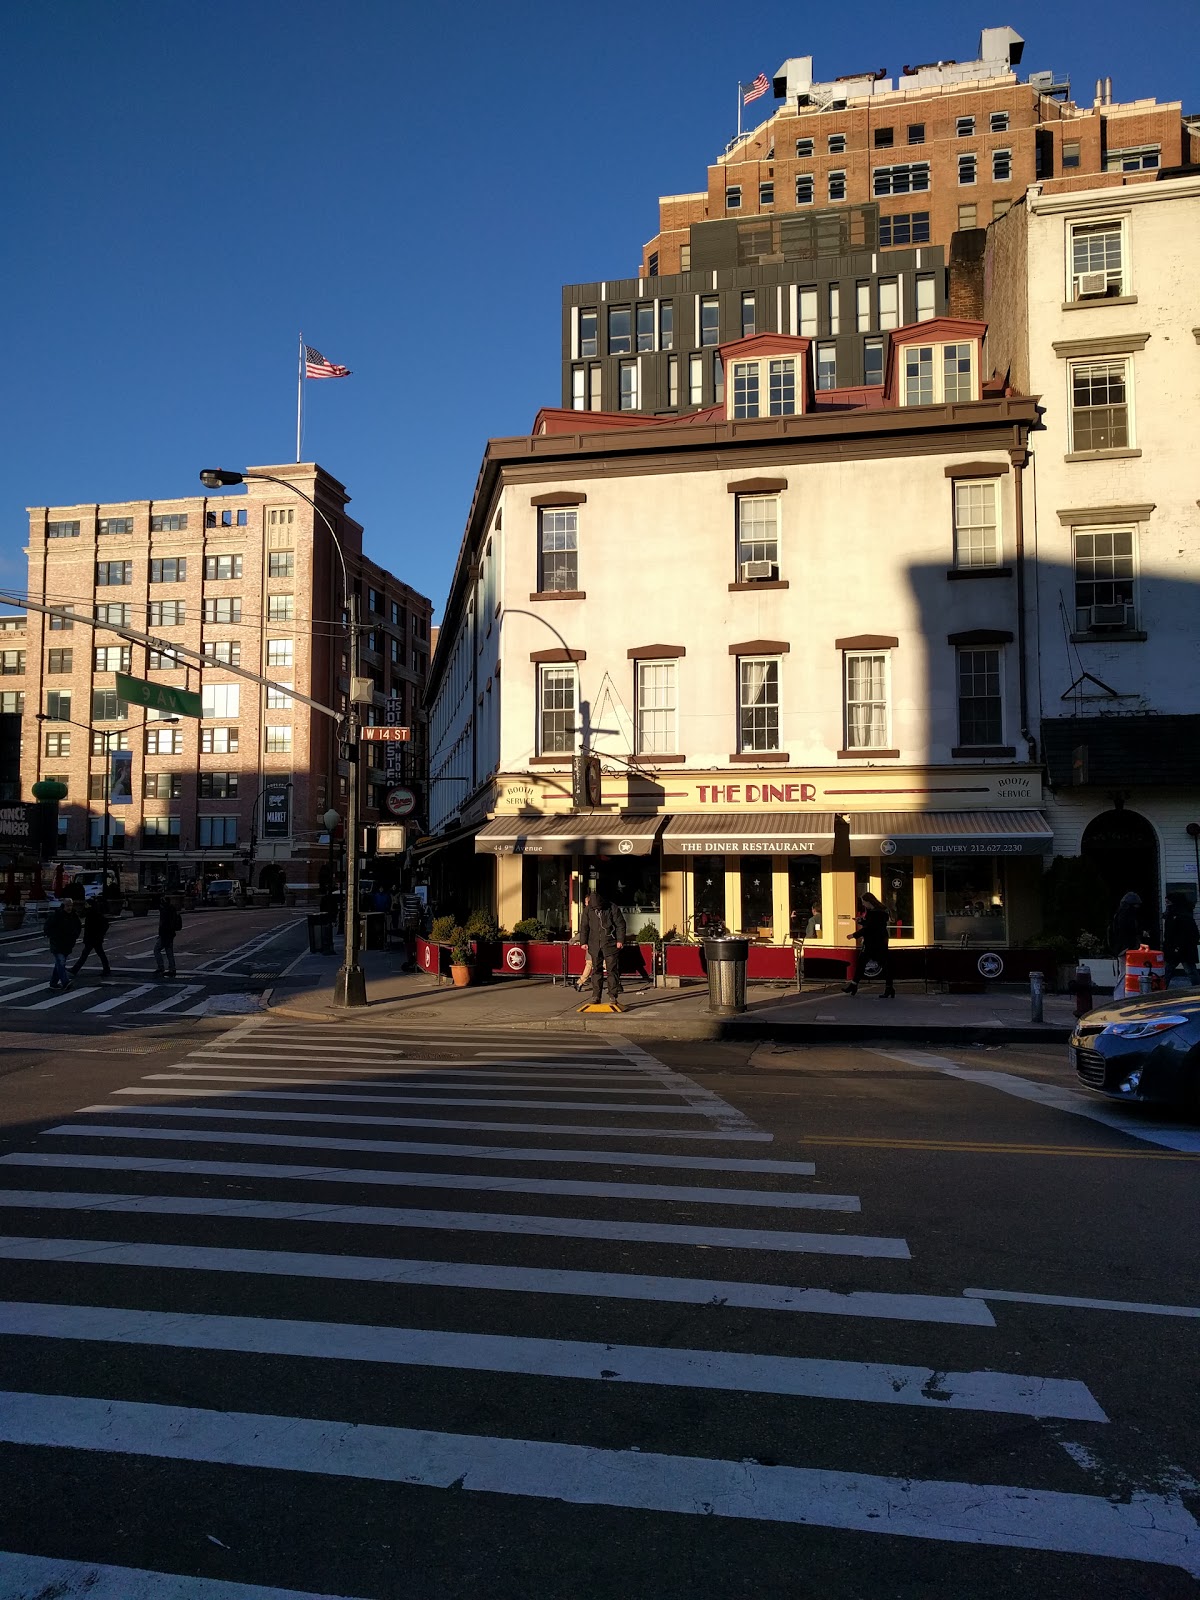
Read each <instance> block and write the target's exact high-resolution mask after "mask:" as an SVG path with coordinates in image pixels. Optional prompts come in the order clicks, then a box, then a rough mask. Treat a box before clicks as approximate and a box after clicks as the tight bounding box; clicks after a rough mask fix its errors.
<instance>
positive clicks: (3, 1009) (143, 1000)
mask: <svg viewBox="0 0 1200 1600" xmlns="http://www.w3.org/2000/svg"><path fill="white" fill-rule="evenodd" d="M31 975H32V970H31V972H30V973H27V974H25V977H27V978H28V977H31ZM87 977H88V975H87V974H86V973H85V974H84V975H83V976H82V977H79V978H75V979H74V980H73V981H72V983H71V986H70V988H69V989H65V990H62V991H54V990H50V988H49V980H48V978H46V977H40V978H39V979H38V980H37V982H24V986H23V987H20V988H14V987H12V985H14V984H22V983H23V979H22V978H12V977H9V978H3V979H0V991H3V992H0V1018H5V1017H8V1018H11V1019H16V1018H18V1017H19V1016H20V1015H21V1014H22V1013H24V1012H30V1013H31V1014H34V1015H37V1014H38V1013H42V1012H54V1013H55V1015H56V1020H57V1019H58V1018H61V1019H63V1020H65V1019H66V1018H67V1017H69V1016H74V1015H76V1014H78V1015H80V1016H88V1017H112V1018H114V1019H115V1020H118V1021H125V1020H127V1019H129V1020H136V1019H140V1018H143V1017H149V1018H155V1017H160V1016H165V1017H172V1016H188V1017H202V1016H228V1015H234V1014H237V1013H239V1012H244V1011H246V1010H248V1009H253V1010H255V1011H257V1010H259V1009H260V1007H261V997H260V996H259V995H258V994H254V993H246V992H244V991H241V990H230V989H229V987H228V985H227V984H214V983H185V982H183V981H182V979H179V980H171V979H162V980H155V979H150V980H148V981H147V982H144V983H136V982H130V981H129V980H127V979H124V978H122V977H120V976H118V977H116V978H112V979H107V980H106V981H105V986H104V989H103V990H101V987H100V985H99V983H89V982H88V981H87ZM101 993H103V994H104V998H103V999H98V998H97V996H98V995H100V994H101ZM9 1025H10V1026H12V1025H13V1021H11V1020H10V1021H9Z"/></svg>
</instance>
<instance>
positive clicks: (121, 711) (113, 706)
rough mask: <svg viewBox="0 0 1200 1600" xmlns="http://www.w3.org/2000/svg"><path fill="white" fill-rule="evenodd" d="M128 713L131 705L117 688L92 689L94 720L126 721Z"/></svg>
mask: <svg viewBox="0 0 1200 1600" xmlns="http://www.w3.org/2000/svg"><path fill="white" fill-rule="evenodd" d="M128 715H129V707H128V706H127V705H126V703H125V701H124V700H122V699H120V698H119V697H118V695H117V691H116V690H115V689H93V690H92V721H93V722H124V721H125V718H126V717H127V716H128Z"/></svg>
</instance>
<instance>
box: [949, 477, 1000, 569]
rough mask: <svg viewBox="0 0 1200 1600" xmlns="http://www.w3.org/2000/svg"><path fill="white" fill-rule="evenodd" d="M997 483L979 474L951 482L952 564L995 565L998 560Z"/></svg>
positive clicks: (966, 565) (998, 487) (960, 565)
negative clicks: (964, 479) (970, 478)
mask: <svg viewBox="0 0 1200 1600" xmlns="http://www.w3.org/2000/svg"><path fill="white" fill-rule="evenodd" d="M999 489H1000V485H999V482H998V480H996V479H995V478H982V479H979V480H970V481H967V482H961V483H956V484H955V485H954V565H955V566H956V567H995V566H998V565H999V562H1000V520H999V512H998V504H999Z"/></svg>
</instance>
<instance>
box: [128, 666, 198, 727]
mask: <svg viewBox="0 0 1200 1600" xmlns="http://www.w3.org/2000/svg"><path fill="white" fill-rule="evenodd" d="M117 699H118V700H126V701H128V702H129V703H130V704H131V705H135V706H149V707H150V708H151V709H152V710H154V711H166V712H168V713H170V715H172V716H176V717H198V716H200V715H201V710H200V696H199V695H198V694H193V693H192V691H191V690H190V689H172V688H170V687H168V685H167V684H165V683H146V682H145V681H144V680H143V679H141V678H130V677H128V676H127V675H126V674H125V673H124V672H118V673H117Z"/></svg>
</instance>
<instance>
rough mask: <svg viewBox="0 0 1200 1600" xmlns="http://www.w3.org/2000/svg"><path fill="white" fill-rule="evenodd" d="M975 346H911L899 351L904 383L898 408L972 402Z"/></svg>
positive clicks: (974, 395)
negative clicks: (901, 406) (962, 401)
mask: <svg viewBox="0 0 1200 1600" xmlns="http://www.w3.org/2000/svg"><path fill="white" fill-rule="evenodd" d="M974 349H975V346H974V344H973V343H963V344H913V345H906V346H905V348H904V349H903V351H902V352H901V355H902V359H903V362H904V368H903V371H904V380H903V388H902V391H901V401H900V403H901V405H906V406H932V405H939V404H942V403H945V404H949V403H951V402H952V401H955V400H974V399H975V398H976V394H975V358H974Z"/></svg>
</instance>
